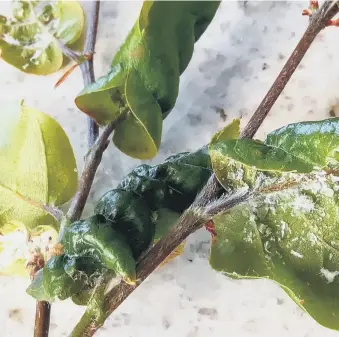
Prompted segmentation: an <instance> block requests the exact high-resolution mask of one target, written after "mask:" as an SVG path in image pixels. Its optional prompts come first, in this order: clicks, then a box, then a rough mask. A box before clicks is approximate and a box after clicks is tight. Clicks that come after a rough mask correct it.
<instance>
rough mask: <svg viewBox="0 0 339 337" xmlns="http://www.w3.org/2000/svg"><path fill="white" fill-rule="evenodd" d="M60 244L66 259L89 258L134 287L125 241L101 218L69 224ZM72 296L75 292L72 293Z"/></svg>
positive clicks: (133, 269)
mask: <svg viewBox="0 0 339 337" xmlns="http://www.w3.org/2000/svg"><path fill="white" fill-rule="evenodd" d="M61 243H62V244H63V246H64V250H65V253H66V254H67V255H68V256H70V257H74V258H77V257H89V256H91V257H93V258H94V259H95V260H97V261H98V263H99V264H101V265H102V266H104V267H106V268H107V269H109V270H112V271H114V272H115V273H116V274H118V275H120V276H121V277H122V278H123V279H124V281H125V282H127V283H131V284H135V281H136V262H135V260H134V258H133V254H132V250H131V247H130V246H129V245H128V243H127V240H126V238H125V237H124V236H123V235H122V234H121V233H119V232H118V231H117V230H115V229H113V228H112V226H111V223H109V222H107V221H106V220H105V218H104V217H103V216H98V215H96V216H93V217H91V218H88V219H86V220H82V221H77V222H74V223H72V224H71V225H70V226H68V227H67V228H66V229H65V232H64V234H63V237H62V239H61ZM74 294H75V293H74Z"/></svg>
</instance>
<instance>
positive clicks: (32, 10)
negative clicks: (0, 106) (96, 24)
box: [0, 0, 84, 75]
mask: <svg viewBox="0 0 339 337" xmlns="http://www.w3.org/2000/svg"><path fill="white" fill-rule="evenodd" d="M12 11H13V18H6V17H4V16H0V51H1V58H2V59H3V60H4V61H6V62H7V63H9V64H11V65H13V66H14V67H16V68H18V69H20V70H21V71H23V72H26V73H32V74H36V75H48V74H51V73H53V72H56V71H57V70H59V69H60V67H61V66H62V64H63V53H62V50H61V48H60V43H62V44H64V45H66V46H69V45H72V44H73V43H75V42H76V41H77V40H78V39H79V38H80V36H81V33H82V30H83V26H84V14H83V10H82V8H81V6H80V4H79V3H78V2H76V1H64V0H59V1H41V2H39V1H20V0H14V1H13V8H12Z"/></svg>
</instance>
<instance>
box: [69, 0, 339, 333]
mask: <svg viewBox="0 0 339 337" xmlns="http://www.w3.org/2000/svg"><path fill="white" fill-rule="evenodd" d="M338 11H339V8H338V6H337V4H336V2H334V1H326V2H325V3H324V4H323V6H322V7H321V8H320V9H319V10H318V11H317V12H316V13H315V14H314V15H313V16H312V18H311V20H310V24H309V27H308V28H307V30H306V32H305V34H304V35H303V37H302V38H301V40H300V42H299V43H298V45H297V47H296V48H295V50H294V51H293V53H292V54H291V56H290V58H289V59H288V60H287V62H286V64H285V66H284V67H283V70H282V71H281V72H280V74H279V75H278V77H277V79H276V81H275V82H274V83H273V85H272V87H271V89H270V90H269V91H268V93H267V95H266V96H265V97H264V99H263V101H262V103H261V104H260V105H259V107H258V109H257V110H256V111H255V113H254V115H253V116H252V118H251V119H250V121H249V123H248V124H247V126H246V127H245V129H244V131H243V132H242V134H241V138H252V137H253V136H254V135H255V133H256V132H257V130H258V129H259V127H260V126H261V124H262V122H263V121H264V119H265V118H266V116H267V114H268V112H269V111H270V109H271V108H272V106H273V104H274V103H275V101H276V100H277V98H278V97H279V95H280V94H281V92H282V90H283V89H284V87H285V86H286V84H287V82H288V81H289V79H290V78H291V76H292V74H293V73H294V71H295V70H296V68H297V66H298V65H299V63H300V61H301V60H302V58H303V57H304V55H305V53H306V51H307V50H308V49H309V47H310V46H311V44H312V42H313V41H314V39H315V37H316V36H317V34H318V33H319V32H320V31H321V30H322V29H323V28H325V27H326V26H327V24H328V22H329V20H330V19H332V18H333V17H334V16H335V15H336V14H337V13H338ZM218 186H219V184H218V181H217V178H216V177H215V175H214V174H212V176H211V178H210V179H209V181H208V182H207V184H206V185H205V187H204V188H203V190H202V191H201V193H200V194H199V196H198V197H197V199H196V201H195V202H194V203H193V205H192V206H191V207H190V208H189V209H188V210H187V211H186V212H185V213H184V214H183V215H182V216H181V217H180V219H179V220H178V222H177V223H176V224H175V225H174V226H173V228H172V229H171V230H170V232H169V233H168V234H167V235H166V236H165V237H163V238H162V239H161V240H159V241H158V242H157V244H156V245H155V246H154V247H153V248H151V249H150V250H149V251H148V252H147V253H146V254H145V255H144V256H143V258H142V260H141V261H140V262H139V263H138V266H137V278H138V282H137V284H136V285H135V286H131V285H128V284H126V283H123V282H121V283H120V284H119V285H118V286H116V287H115V288H113V289H112V290H111V291H110V292H109V293H108V294H107V295H106V298H105V302H104V303H105V306H104V308H103V309H104V310H105V317H100V319H97V318H95V317H94V316H92V314H91V312H89V311H86V312H85V314H84V315H83V316H82V319H81V320H80V322H79V324H78V325H77V326H76V328H75V329H74V330H73V332H72V334H71V337H91V336H93V335H94V334H95V332H96V331H97V330H98V329H99V328H100V327H101V326H102V324H103V323H104V321H105V319H106V318H107V317H109V315H110V314H111V313H112V312H113V311H114V310H115V309H116V308H118V307H119V305H120V304H121V303H122V302H123V301H124V300H125V299H126V298H127V297H128V296H129V295H130V294H131V293H132V292H133V291H134V290H135V289H136V288H137V287H138V286H139V285H140V284H141V283H142V281H143V280H145V279H146V278H147V277H148V276H149V275H150V274H151V273H152V272H153V271H154V270H155V269H156V268H157V267H158V266H159V265H160V264H161V263H162V262H163V261H164V260H165V259H166V257H167V256H168V255H169V254H170V253H171V252H172V251H173V250H174V249H175V248H176V247H177V246H179V245H180V244H181V243H182V242H183V241H184V240H185V239H186V238H187V237H188V236H189V235H190V234H192V233H193V232H195V231H196V230H197V229H199V228H200V227H201V226H203V225H204V224H205V223H206V222H207V221H208V219H209V217H208V216H207V213H206V210H207V209H209V212H211V213H209V214H213V211H220V209H221V208H220V203H219V204H218V203H217V205H216V206H215V207H214V208H213V207H211V204H212V203H213V200H215V198H216V197H217V191H218ZM239 200H242V199H241V198H240V199H239ZM222 203H224V204H223V205H222V207H223V209H227V207H228V206H229V207H232V206H230V205H227V202H225V201H222ZM233 206H234V204H233ZM225 207H226V208H225Z"/></svg>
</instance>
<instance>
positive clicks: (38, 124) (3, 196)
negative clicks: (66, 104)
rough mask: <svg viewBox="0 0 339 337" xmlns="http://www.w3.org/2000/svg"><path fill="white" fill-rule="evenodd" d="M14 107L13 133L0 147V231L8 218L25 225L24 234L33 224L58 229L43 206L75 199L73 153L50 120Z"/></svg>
mask: <svg viewBox="0 0 339 337" xmlns="http://www.w3.org/2000/svg"><path fill="white" fill-rule="evenodd" d="M19 108H20V112H19V118H18V119H17V120H16V121H17V123H16V124H15V126H14V124H11V123H8V124H11V130H12V131H13V132H12V133H11V134H10V135H9V138H7V139H3V141H4V142H3V143H2V144H0V192H1V193H0V230H1V227H2V226H3V225H4V224H5V223H8V222H10V221H12V220H16V221H19V222H22V223H24V224H25V226H26V227H27V228H28V230H29V231H31V230H33V229H34V228H36V227H38V226H52V227H54V228H58V223H57V222H56V219H55V218H54V217H53V216H51V215H50V214H49V213H48V211H47V210H46V206H58V205H61V204H63V203H65V202H66V201H68V200H69V199H70V198H71V197H72V196H73V195H74V193H75V191H76V188H77V169H76V162H75V158H74V153H73V150H72V147H71V144H70V142H69V140H68V138H67V135H66V134H65V132H64V130H63V129H62V128H61V126H60V125H59V124H58V123H57V122H56V121H55V120H54V119H53V118H51V117H49V116H48V115H45V114H43V113H42V112H39V111H37V110H34V109H31V108H28V107H25V106H20V105H19ZM1 114H2V118H3V119H6V118H11V117H10V116H7V111H6V110H1ZM5 125H6V123H5ZM7 134H8V130H7Z"/></svg>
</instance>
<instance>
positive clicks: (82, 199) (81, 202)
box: [66, 114, 124, 222]
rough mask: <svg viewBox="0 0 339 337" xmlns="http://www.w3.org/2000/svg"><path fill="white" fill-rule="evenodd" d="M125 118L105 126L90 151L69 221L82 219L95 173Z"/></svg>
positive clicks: (69, 214)
mask: <svg viewBox="0 0 339 337" xmlns="http://www.w3.org/2000/svg"><path fill="white" fill-rule="evenodd" d="M123 118H124V115H123V114H122V115H121V116H120V117H119V118H117V119H115V120H114V121H112V122H111V123H110V124H108V125H107V126H105V128H104V129H103V131H102V133H101V135H100V136H99V138H98V139H97V140H96V142H95V143H94V145H93V146H92V147H91V149H90V150H89V152H88V154H87V156H86V158H85V164H84V168H83V171H82V173H81V176H80V179H79V185H78V191H77V192H76V194H75V196H74V198H73V200H72V203H71V205H70V208H69V210H68V212H67V214H66V218H67V219H68V221H70V222H74V221H76V220H78V219H80V216H81V214H82V211H83V210H84V207H85V205H86V201H87V198H88V195H89V192H90V190H91V187H92V184H93V180H94V176H95V173H96V171H97V169H98V166H99V164H100V162H101V159H102V155H103V153H104V151H105V150H106V148H107V145H108V138H109V136H110V135H111V133H112V132H113V130H114V129H115V127H116V125H117V124H118V123H120V121H121V120H122V119H123Z"/></svg>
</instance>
